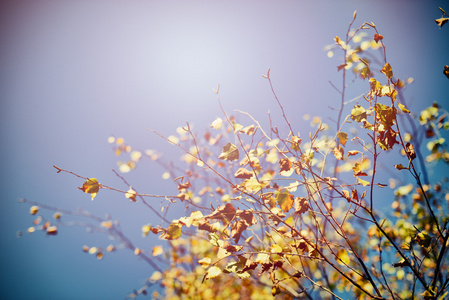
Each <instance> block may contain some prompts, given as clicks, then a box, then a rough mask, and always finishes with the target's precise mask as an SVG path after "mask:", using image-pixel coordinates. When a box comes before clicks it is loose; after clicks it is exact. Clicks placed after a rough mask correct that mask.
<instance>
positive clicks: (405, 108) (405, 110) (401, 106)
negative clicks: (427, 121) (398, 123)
mask: <svg viewBox="0 0 449 300" xmlns="http://www.w3.org/2000/svg"><path fill="white" fill-rule="evenodd" d="M398 106H399V108H400V109H401V110H402V111H403V112H405V113H406V114H409V113H410V111H409V110H408V109H407V107H405V105H404V104H401V103H398Z"/></svg>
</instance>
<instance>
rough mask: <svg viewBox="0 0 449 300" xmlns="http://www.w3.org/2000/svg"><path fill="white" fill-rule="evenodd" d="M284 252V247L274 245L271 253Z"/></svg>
mask: <svg viewBox="0 0 449 300" xmlns="http://www.w3.org/2000/svg"><path fill="white" fill-rule="evenodd" d="M282 251H283V250H282V247H281V246H279V245H276V244H274V245H272V246H271V253H279V252H282Z"/></svg>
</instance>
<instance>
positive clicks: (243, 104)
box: [0, 0, 449, 299]
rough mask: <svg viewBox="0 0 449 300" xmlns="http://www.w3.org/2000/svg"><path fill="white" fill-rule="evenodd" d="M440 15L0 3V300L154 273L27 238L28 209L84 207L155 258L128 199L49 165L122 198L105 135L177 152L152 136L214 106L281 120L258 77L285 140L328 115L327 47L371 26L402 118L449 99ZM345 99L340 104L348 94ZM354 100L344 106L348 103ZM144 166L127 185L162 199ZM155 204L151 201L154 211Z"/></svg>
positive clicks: (205, 123) (125, 256)
mask: <svg viewBox="0 0 449 300" xmlns="http://www.w3.org/2000/svg"><path fill="white" fill-rule="evenodd" d="M438 6H442V7H443V8H446V11H448V10H449V3H448V1H432V2H430V1H404V0H401V1H41V0H36V1H2V3H1V4H0V39H1V47H0V101H1V102H0V105H1V106H0V123H1V126H0V141H1V149H2V151H1V155H0V159H1V166H2V169H1V173H0V174H1V180H0V185H1V189H0V201H1V202H0V205H1V209H0V222H1V223H0V224H1V228H2V231H1V236H0V238H1V243H0V257H1V259H0V270H2V272H1V274H2V275H1V276H2V278H1V280H0V293H1V298H3V299H123V298H124V297H125V296H126V295H127V294H128V293H130V292H132V290H133V289H137V288H139V287H140V286H141V285H142V284H143V282H144V281H145V279H146V278H147V277H149V276H150V275H151V273H152V270H151V268H149V266H148V265H146V264H145V263H143V262H142V261H140V260H138V259H137V258H136V257H135V256H134V255H133V254H132V253H128V252H126V251H118V252H117V253H114V254H113V255H109V256H107V257H105V258H104V259H103V260H102V261H98V260H96V259H95V258H94V257H92V256H89V255H87V254H85V253H83V252H82V251H81V248H82V246H83V245H85V244H87V245H92V246H93V245H94V244H96V243H100V244H101V243H103V244H104V243H108V241H107V237H105V236H102V235H96V234H90V233H87V232H86V231H85V230H84V229H82V228H76V227H64V228H62V229H61V230H60V232H59V233H58V235H57V236H45V235H44V234H39V233H35V234H30V235H29V234H25V235H24V236H23V237H22V238H20V239H18V238H17V237H16V235H17V231H26V229H27V228H28V227H29V226H31V223H32V220H33V217H32V216H30V215H29V213H28V206H27V205H24V204H21V203H18V202H17V199H20V198H26V199H27V200H29V201H37V202H41V203H45V204H47V205H53V206H58V207H61V208H64V209H71V210H74V209H77V208H78V207H83V208H84V209H86V210H89V211H91V212H93V213H95V214H97V215H100V216H104V215H105V213H110V214H111V215H112V216H113V217H114V218H118V219H120V220H121V222H122V223H121V224H122V227H123V229H124V231H125V232H126V233H127V234H128V235H129V236H130V237H131V238H132V239H133V241H135V243H136V245H139V246H141V247H143V248H145V247H147V248H151V246H152V245H155V244H158V243H160V241H158V240H157V239H155V240H149V239H143V238H142V237H141V236H140V227H141V226H142V225H144V224H146V223H153V224H155V223H157V220H156V218H155V216H154V215H152V214H151V212H149V211H148V210H146V209H142V206H139V204H138V203H137V204H136V205H135V207H134V208H132V207H130V203H129V202H128V201H123V199H122V196H121V195H117V194H114V193H113V192H108V191H101V193H100V194H99V195H98V196H97V198H96V199H95V201H90V197H89V195H86V194H84V193H82V192H81V191H79V190H78V189H77V187H79V186H81V185H82V180H80V179H78V178H76V177H74V176H70V175H69V174H62V173H60V174H57V173H56V170H55V169H54V168H53V167H52V165H57V166H58V167H61V168H64V169H67V170H70V171H73V172H75V173H78V174H80V175H82V176H86V177H96V178H98V179H99V180H100V181H101V182H102V183H105V184H108V185H111V186H117V187H119V188H122V189H126V188H127V187H126V186H124V184H123V182H121V181H120V179H119V178H118V177H117V176H115V175H114V173H113V172H112V171H111V170H112V169H116V170H117V158H116V157H115V155H114V152H113V150H112V148H111V145H109V144H108V137H109V136H111V135H113V136H115V137H123V138H124V139H125V142H126V143H129V144H130V145H132V146H133V147H134V148H136V149H141V150H145V149H157V150H160V151H161V152H163V153H164V157H166V158H167V159H171V160H174V161H177V157H178V156H179V155H181V154H182V153H181V152H180V151H179V150H177V149H175V148H174V147H170V146H169V145H168V144H167V142H165V141H163V140H162V139H161V138H159V137H157V136H156V135H154V134H152V133H151V132H150V131H148V128H151V129H154V130H157V131H158V132H160V133H161V134H163V135H165V136H168V135H171V134H174V133H175V130H176V128H177V127H179V126H183V125H185V122H186V121H188V122H189V124H191V125H192V126H193V128H194V129H195V131H196V132H199V133H201V132H202V131H204V130H205V129H207V128H208V127H209V124H210V123H211V122H212V121H213V120H214V119H215V118H216V117H222V114H221V112H220V108H219V106H218V104H217V100H216V95H215V94H214V93H213V89H216V88H217V86H218V84H220V98H221V101H222V103H223V106H224V109H225V110H226V111H228V112H231V113H234V112H233V110H234V109H239V110H242V111H247V112H250V113H251V114H252V115H253V116H254V117H255V118H256V119H258V120H260V122H261V123H262V124H268V115H267V113H268V111H269V110H270V112H271V115H272V116H273V119H274V120H280V116H281V115H280V112H279V108H278V107H277V106H276V103H275V100H274V98H273V96H272V94H271V91H270V87H269V85H268V83H267V80H266V79H264V78H263V77H262V76H261V75H262V74H265V73H266V71H267V69H268V68H271V72H270V76H271V78H272V81H273V84H274V88H275V89H276V92H277V95H278V97H279V98H280V100H281V101H282V103H283V105H284V108H285V110H286V111H287V115H288V116H289V117H290V119H291V121H292V125H293V126H294V127H295V128H301V127H302V126H306V121H304V120H303V117H302V116H303V115H304V114H306V113H307V114H310V115H312V116H314V115H321V116H329V115H331V113H332V111H331V110H330V109H329V106H333V105H335V106H337V104H338V101H339V96H338V94H336V92H335V90H334V89H333V88H332V87H331V85H330V84H329V81H331V82H333V83H336V84H341V79H340V76H341V73H338V72H337V68H336V66H338V65H339V64H340V63H341V61H339V60H338V58H337V57H334V58H328V57H327V52H326V51H325V50H324V48H325V46H326V45H329V44H332V43H333V39H334V37H335V36H336V35H338V36H343V35H344V34H345V33H346V30H347V27H348V24H349V22H350V21H351V19H352V16H353V12H354V11H355V10H357V11H358V13H357V20H356V21H355V25H356V26H360V25H361V24H362V23H363V22H364V21H367V22H374V23H375V24H376V26H377V28H378V30H379V31H380V32H381V34H382V35H383V36H384V42H385V44H386V46H387V51H388V52H387V56H388V60H389V61H390V63H391V65H392V66H393V69H394V72H395V76H396V77H397V78H409V77H412V78H414V83H413V84H412V85H410V86H409V87H408V88H407V90H406V97H407V100H408V101H409V102H408V103H409V108H411V109H412V110H414V111H420V110H421V109H423V108H425V107H426V106H428V105H430V104H431V103H432V102H433V101H439V102H440V103H445V104H446V108H447V104H449V103H448V102H449V101H448V95H449V84H448V83H449V82H448V81H447V78H445V77H444V76H443V75H442V70H443V66H444V65H447V64H449V55H448V53H449V52H448V51H447V49H448V46H449V39H448V38H449V28H442V29H439V28H438V27H437V26H436V24H435V22H434V21H433V20H434V19H435V18H439V17H441V13H440V11H439V10H438ZM349 94H350V95H351V92H349ZM354 95H356V94H354ZM161 174H162V171H161V170H160V168H158V167H157V166H156V165H154V164H146V165H143V166H139V167H138V168H137V169H136V170H135V171H133V172H130V173H128V174H126V179H127V180H128V181H129V182H132V185H133V186H135V187H136V188H138V189H139V190H140V191H145V192H148V193H155V194H170V193H171V192H172V191H173V188H174V185H173V184H170V183H167V181H163V180H162V179H161ZM157 204H158V203H156V205H157Z"/></svg>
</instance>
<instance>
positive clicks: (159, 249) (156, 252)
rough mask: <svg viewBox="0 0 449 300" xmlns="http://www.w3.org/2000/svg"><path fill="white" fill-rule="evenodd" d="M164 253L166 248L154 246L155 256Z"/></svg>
mask: <svg viewBox="0 0 449 300" xmlns="http://www.w3.org/2000/svg"><path fill="white" fill-rule="evenodd" d="M163 253H164V249H162V246H154V247H153V256H158V255H161V254H163Z"/></svg>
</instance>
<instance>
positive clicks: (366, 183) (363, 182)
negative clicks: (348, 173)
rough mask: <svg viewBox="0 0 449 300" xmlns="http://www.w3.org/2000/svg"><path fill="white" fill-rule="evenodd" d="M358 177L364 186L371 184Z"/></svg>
mask: <svg viewBox="0 0 449 300" xmlns="http://www.w3.org/2000/svg"><path fill="white" fill-rule="evenodd" d="M357 179H358V181H359V183H360V184H361V185H363V186H367V185H370V183H369V182H368V181H366V180H363V179H360V177H357Z"/></svg>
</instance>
